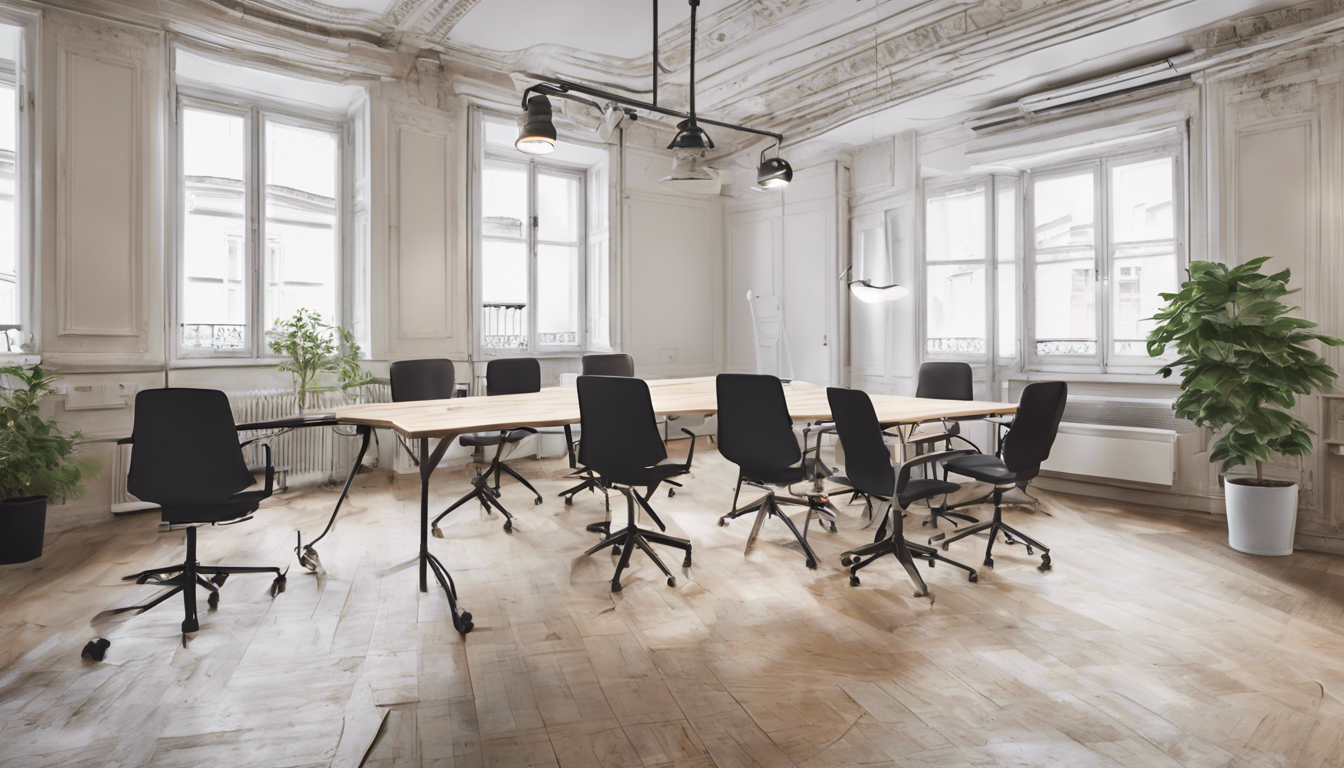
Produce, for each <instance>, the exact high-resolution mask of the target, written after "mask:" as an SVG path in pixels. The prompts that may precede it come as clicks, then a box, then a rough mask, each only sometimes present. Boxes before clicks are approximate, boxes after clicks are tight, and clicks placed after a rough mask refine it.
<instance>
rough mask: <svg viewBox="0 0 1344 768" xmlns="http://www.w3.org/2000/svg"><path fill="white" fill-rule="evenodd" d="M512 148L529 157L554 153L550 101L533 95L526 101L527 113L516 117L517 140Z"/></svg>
mask: <svg viewBox="0 0 1344 768" xmlns="http://www.w3.org/2000/svg"><path fill="white" fill-rule="evenodd" d="M513 146H515V147H517V148H518V151H519V152H523V153H526V154H529V155H549V154H551V153H552V152H554V151H555V123H553V122H551V100H550V99H548V98H546V96H545V95H544V94H540V93H537V94H533V95H532V97H531V98H529V99H528V100H527V111H526V112H525V113H523V114H522V115H519V116H518V140H517V141H515V142H514V143H513Z"/></svg>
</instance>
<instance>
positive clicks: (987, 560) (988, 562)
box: [985, 557, 994, 568]
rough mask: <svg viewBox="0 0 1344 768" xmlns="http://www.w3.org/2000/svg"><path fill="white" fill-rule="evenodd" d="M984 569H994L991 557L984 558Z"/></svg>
mask: <svg viewBox="0 0 1344 768" xmlns="http://www.w3.org/2000/svg"><path fill="white" fill-rule="evenodd" d="M985 567H986V568H993V567H994V558H992V557H986V558H985Z"/></svg>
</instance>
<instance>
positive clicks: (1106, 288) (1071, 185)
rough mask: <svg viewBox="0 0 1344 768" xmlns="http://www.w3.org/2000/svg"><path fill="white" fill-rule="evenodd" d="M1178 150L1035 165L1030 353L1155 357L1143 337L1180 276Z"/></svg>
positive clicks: (1110, 360)
mask: <svg viewBox="0 0 1344 768" xmlns="http://www.w3.org/2000/svg"><path fill="white" fill-rule="evenodd" d="M1179 160H1180V154H1179V151H1178V150H1176V149H1162V150H1154V151H1151V152H1146V153H1142V154H1130V155H1120V156H1114V157H1104V158H1100V159H1097V160H1093V161H1090V162H1086V163H1081V164H1074V165H1071V166H1069V167H1065V168H1059V169H1047V170H1044V171H1039V172H1036V173H1034V174H1032V177H1031V195H1030V197H1031V202H1030V224H1031V226H1030V231H1031V232H1032V233H1033V236H1032V239H1031V245H1032V254H1031V256H1032V261H1031V267H1030V269H1031V283H1032V286H1031V287H1032V294H1033V301H1034V312H1033V314H1032V319H1033V327H1032V331H1033V335H1032V346H1031V352H1032V358H1033V361H1034V363H1035V364H1037V365H1044V366H1056V365H1082V366H1089V367H1095V366H1102V367H1103V368H1104V369H1120V370H1123V369H1125V368H1127V367H1132V368H1144V367H1151V366H1152V361H1151V360H1149V359H1148V356H1147V350H1146V347H1145V343H1144V340H1145V338H1146V337H1147V335H1148V332H1149V331H1150V330H1152V322H1151V321H1149V320H1148V319H1147V318H1150V317H1152V316H1153V314H1154V313H1155V312H1157V311H1158V309H1159V308H1160V307H1161V299H1160V298H1159V294H1161V293H1164V292H1173V291H1175V290H1176V287H1177V284H1178V282H1179V268H1180V245H1179V239H1178V236H1177V233H1178V232H1179V231H1180V226H1179V222H1180V220H1181V218H1180V217H1181V211H1180V210H1179V203H1180V202H1181V200H1180V198H1179V196H1178V190H1179V189H1180V188H1181V187H1180V163H1179Z"/></svg>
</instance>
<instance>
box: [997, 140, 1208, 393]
mask: <svg viewBox="0 0 1344 768" xmlns="http://www.w3.org/2000/svg"><path fill="white" fill-rule="evenodd" d="M1166 157H1169V158H1171V160H1172V216H1173V220H1172V239H1171V242H1172V245H1173V250H1174V253H1175V264H1174V270H1175V275H1176V277H1177V279H1178V281H1179V276H1180V274H1181V270H1183V269H1184V268H1186V267H1187V266H1188V264H1189V218H1188V215H1187V212H1188V210H1189V200H1188V197H1189V187H1188V181H1187V179H1188V175H1187V167H1186V163H1187V162H1188V157H1189V153H1188V151H1187V147H1186V138H1185V136H1184V135H1182V136H1181V137H1180V138H1179V139H1163V140H1158V141H1149V142H1143V143H1136V144H1127V145H1124V146H1122V147H1117V148H1116V149H1114V150H1111V151H1108V152H1102V153H1097V154H1092V155H1089V156H1086V157H1084V158H1081V159H1071V160H1069V161H1066V162H1061V163H1057V164H1052V165H1047V166H1043V167H1041V168H1035V169H1031V170H1028V171H1025V172H1024V173H1023V174H1022V186H1021V194H1022V201H1021V210H1022V213H1021V218H1020V223H1019V227H1020V230H1021V236H1022V248H1023V254H1022V255H1023V259H1022V270H1021V275H1020V280H1021V285H1022V288H1023V291H1022V295H1023V297H1024V303H1025V307H1024V311H1023V313H1022V314H1023V321H1024V323H1025V326H1024V328H1023V333H1022V336H1023V340H1022V344H1021V347H1022V348H1023V350H1024V352H1025V356H1024V358H1023V362H1024V364H1025V366H1026V368H1027V370H1031V371H1041V372H1058V373H1070V372H1073V373H1102V374H1107V373H1115V374H1131V373H1151V372H1153V371H1155V370H1157V369H1158V368H1160V367H1162V365H1163V362H1162V361H1160V360H1153V359H1151V358H1148V357H1147V356H1146V355H1117V354H1115V352H1114V349H1115V330H1116V329H1115V323H1114V317H1113V313H1112V311H1111V310H1112V303H1113V301H1112V278H1111V272H1112V269H1113V267H1114V265H1115V251H1116V249H1117V246H1116V243H1115V241H1114V240H1113V238H1112V232H1113V231H1114V228H1115V227H1114V224H1115V223H1114V221H1113V216H1114V206H1113V205H1112V204H1111V202H1112V201H1111V178H1112V176H1111V174H1112V171H1113V169H1114V168H1115V167H1116V166H1122V165H1130V164H1133V163H1138V162H1143V161H1145V160H1156V159H1160V158H1166ZM1081 169H1091V170H1092V172H1093V190H1094V192H1093V202H1092V204H1093V218H1094V231H1093V267H1094V269H1095V272H1094V274H1093V292H1094V294H1093V295H1094V297H1095V299H1094V312H1095V318H1096V319H1095V323H1096V326H1095V327H1096V331H1097V333H1096V335H1097V339H1096V342H1097V351H1096V353H1095V354H1093V355H1041V354H1039V353H1038V352H1037V351H1036V341H1037V334H1036V299H1037V297H1036V295H1035V294H1036V264H1037V245H1036V237H1035V227H1034V226H1033V225H1034V221H1035V214H1036V184H1037V183H1038V182H1039V181H1041V180H1042V179H1046V180H1048V179H1051V178H1058V177H1061V176H1068V175H1072V174H1075V173H1077V172H1078V171H1079V170H1081ZM1151 242H1166V241H1165V240H1164V241H1151ZM1135 244H1136V243H1125V245H1129V246H1132V245H1135Z"/></svg>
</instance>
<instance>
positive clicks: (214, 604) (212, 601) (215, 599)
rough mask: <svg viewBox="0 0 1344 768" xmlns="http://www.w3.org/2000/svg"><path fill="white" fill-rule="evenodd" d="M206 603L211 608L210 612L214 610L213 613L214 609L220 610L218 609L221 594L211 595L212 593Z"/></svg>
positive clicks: (214, 593)
mask: <svg viewBox="0 0 1344 768" xmlns="http://www.w3.org/2000/svg"><path fill="white" fill-rule="evenodd" d="M205 602H206V603H207V604H208V605H209V606H210V610H212V611H213V610H214V609H216V608H218V607H219V593H218V592H211V593H210V596H209V597H207V598H206V599H205Z"/></svg>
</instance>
